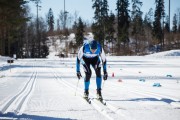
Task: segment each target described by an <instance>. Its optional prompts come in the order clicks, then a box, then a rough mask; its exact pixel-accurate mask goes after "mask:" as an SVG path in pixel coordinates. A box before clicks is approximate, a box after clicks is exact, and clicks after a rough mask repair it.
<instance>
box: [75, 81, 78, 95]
mask: <svg viewBox="0 0 180 120" xmlns="http://www.w3.org/2000/svg"><path fill="white" fill-rule="evenodd" d="M78 85H79V79H78V82H77V85H76V91H77V88H78ZM76 91H75V96H76Z"/></svg>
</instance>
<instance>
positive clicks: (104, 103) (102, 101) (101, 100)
mask: <svg viewBox="0 0 180 120" xmlns="http://www.w3.org/2000/svg"><path fill="white" fill-rule="evenodd" d="M96 100H97V101H99V102H100V103H102V104H103V105H106V102H105V101H104V100H103V99H98V98H96Z"/></svg>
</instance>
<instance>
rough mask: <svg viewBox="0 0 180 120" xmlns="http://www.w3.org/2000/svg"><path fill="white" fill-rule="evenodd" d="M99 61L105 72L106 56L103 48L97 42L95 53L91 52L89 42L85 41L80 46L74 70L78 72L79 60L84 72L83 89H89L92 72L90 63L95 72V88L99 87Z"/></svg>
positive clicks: (100, 81)
mask: <svg viewBox="0 0 180 120" xmlns="http://www.w3.org/2000/svg"><path fill="white" fill-rule="evenodd" d="M101 61H102V65H103V71H104V72H106V57H105V53H104V50H103V48H102V47H101V45H100V44H99V43H97V50H96V52H95V53H92V52H91V50H90V45H89V43H85V44H84V45H83V46H82V47H81V48H80V50H79V52H78V56H77V60H76V72H80V62H81V64H82V65H83V69H84V72H85V78H84V86H85V88H84V89H85V90H89V85H90V78H91V74H92V72H91V69H90V65H92V67H93V68H94V70H95V73H96V85H97V89H101V83H102V77H101Z"/></svg>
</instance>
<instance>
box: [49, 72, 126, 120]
mask: <svg viewBox="0 0 180 120" xmlns="http://www.w3.org/2000/svg"><path fill="white" fill-rule="evenodd" d="M52 74H53V75H54V77H55V78H56V80H57V82H59V83H60V84H64V85H65V86H67V87H68V88H70V89H72V91H75V90H76V85H73V84H71V83H69V82H67V81H65V80H63V79H62V77H61V75H58V74H57V73H56V72H55V70H53V69H52ZM80 90H81V89H80V88H78V89H77V91H76V95H78V96H81V97H83V96H82V95H81V94H82V92H80ZM81 91H82V90H81ZM91 96H92V95H91ZM90 98H96V97H95V96H93V97H90ZM91 105H92V106H93V108H94V109H96V110H97V111H98V112H99V113H100V114H102V115H103V116H105V117H106V118H107V119H109V120H116V119H118V118H121V119H122V120H124V118H123V115H121V114H117V112H114V109H112V107H111V106H110V105H109V104H107V105H106V106H105V105H103V104H102V103H100V102H99V101H97V100H95V99H94V100H93V99H91Z"/></svg>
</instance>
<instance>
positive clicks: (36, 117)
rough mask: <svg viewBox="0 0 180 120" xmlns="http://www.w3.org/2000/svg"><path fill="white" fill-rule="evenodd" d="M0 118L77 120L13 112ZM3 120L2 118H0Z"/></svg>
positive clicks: (0, 114)
mask: <svg viewBox="0 0 180 120" xmlns="http://www.w3.org/2000/svg"><path fill="white" fill-rule="evenodd" d="M0 117H3V118H4V119H6V118H7V119H8V120H9V119H10V120H11V119H18V120H19V119H23V120H24V119H30V120H76V119H70V118H55V117H48V116H38V115H27V114H22V115H16V114H14V113H12V112H10V113H6V114H2V113H0ZM0 119H1V118H0Z"/></svg>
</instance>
